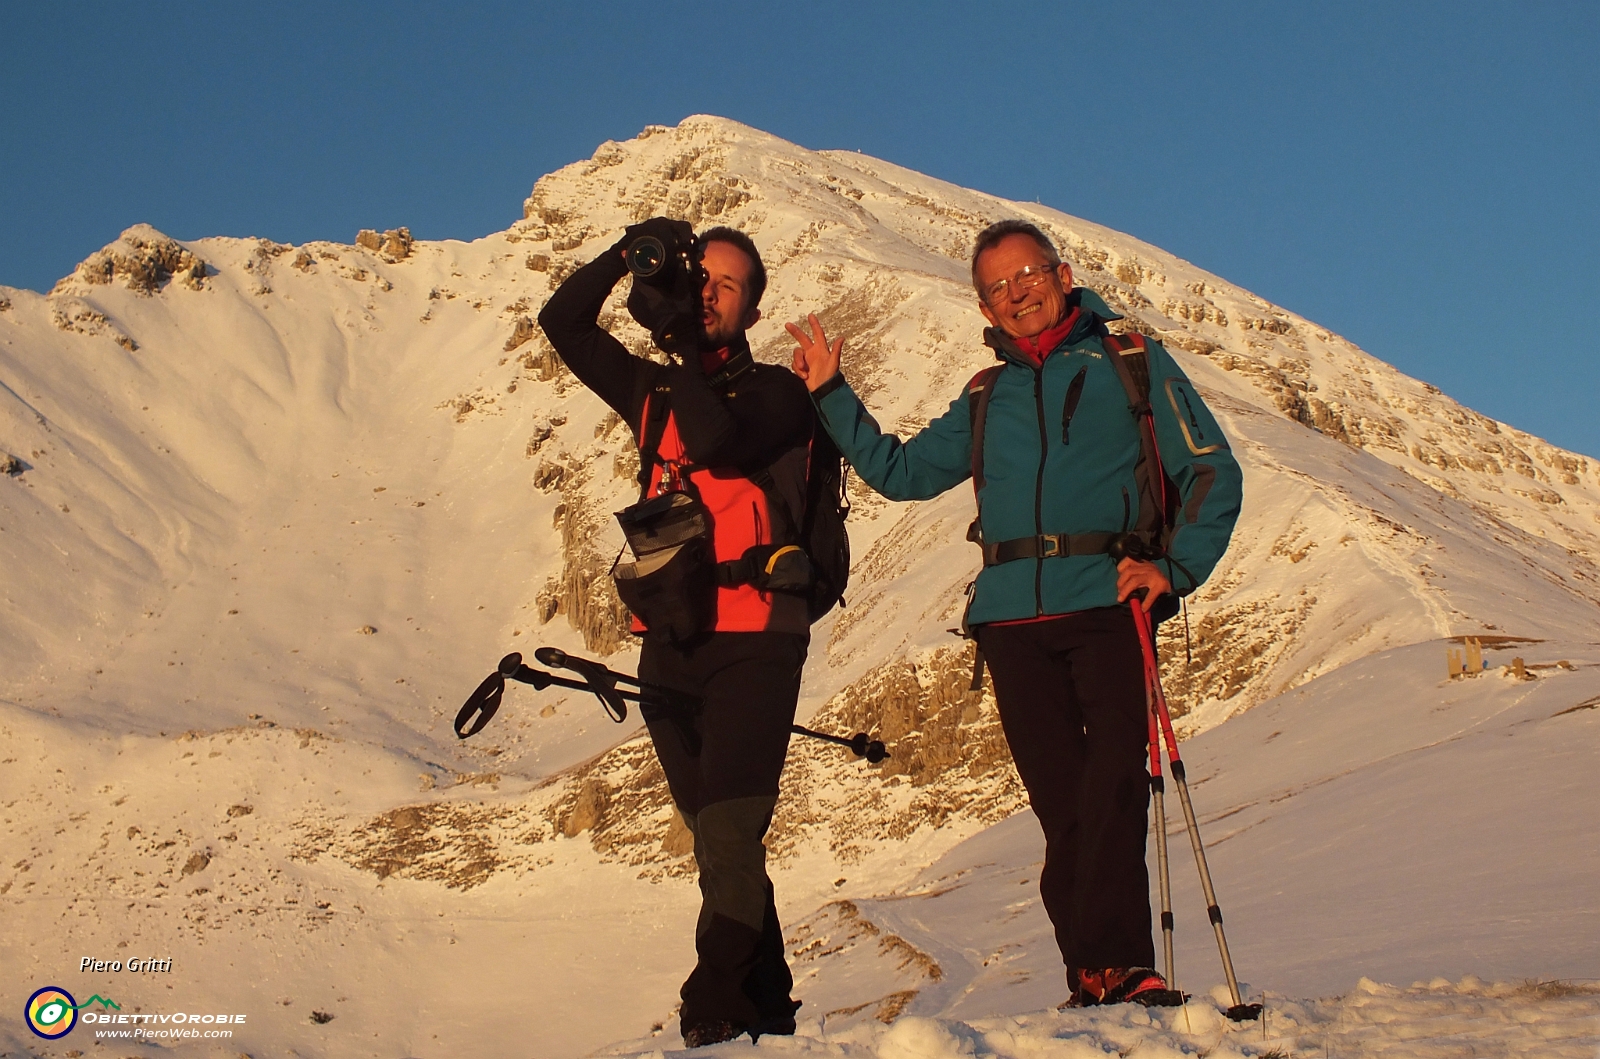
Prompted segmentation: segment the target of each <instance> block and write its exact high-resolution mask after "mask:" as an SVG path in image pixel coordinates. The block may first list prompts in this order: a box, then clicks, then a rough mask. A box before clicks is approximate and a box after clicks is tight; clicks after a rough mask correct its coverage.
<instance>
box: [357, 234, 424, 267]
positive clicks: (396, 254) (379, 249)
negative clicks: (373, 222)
mask: <svg viewBox="0 0 1600 1059" xmlns="http://www.w3.org/2000/svg"><path fill="white" fill-rule="evenodd" d="M415 242H416V240H414V239H412V238H411V229H410V228H391V229H389V230H388V231H386V232H384V233H383V234H382V235H379V234H378V233H377V232H375V231H373V230H372V229H371V228H363V229H361V230H360V231H359V232H357V233H356V245H357V246H359V247H364V248H365V249H367V250H371V251H372V252H373V253H375V254H382V255H383V256H384V257H385V258H387V259H388V260H389V261H391V262H393V261H402V260H404V259H405V258H408V257H410V256H411V248H412V246H413V245H414V244H415Z"/></svg>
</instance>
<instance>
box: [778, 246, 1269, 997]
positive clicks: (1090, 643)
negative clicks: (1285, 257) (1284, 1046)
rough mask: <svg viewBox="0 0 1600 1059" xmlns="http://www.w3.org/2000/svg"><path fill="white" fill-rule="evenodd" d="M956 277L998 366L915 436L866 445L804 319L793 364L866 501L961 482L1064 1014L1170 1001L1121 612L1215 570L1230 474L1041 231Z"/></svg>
mask: <svg viewBox="0 0 1600 1059" xmlns="http://www.w3.org/2000/svg"><path fill="white" fill-rule="evenodd" d="M972 279H973V285H974V287H975V288H976V290H977V293H978V297H979V302H978V308H979V310H980V311H981V312H982V313H983V315H984V318H985V319H986V320H988V321H989V323H990V325H991V326H990V327H989V328H988V329H987V330H986V331H985V332H984V340H985V342H986V343H987V344H988V345H989V346H990V347H991V348H992V349H993V350H994V352H995V355H996V357H997V358H998V359H999V361H1000V364H999V365H998V366H997V367H993V368H990V369H987V370H985V371H984V372H980V373H979V375H978V376H977V377H976V378H974V379H973V380H972V382H971V383H969V384H968V386H967V388H966V389H965V390H964V391H963V392H962V394H961V396H960V397H958V398H957V399H956V400H955V401H954V402H952V404H951V405H950V410H949V411H948V412H946V413H945V414H944V415H942V416H940V417H939V418H938V419H936V420H934V421H933V422H932V423H930V424H929V425H928V426H927V427H926V428H924V429H923V430H922V431H921V432H919V433H918V434H917V435H916V436H915V437H912V438H910V439H909V440H907V441H904V442H902V441H901V440H900V439H898V438H896V437H893V436H892V435H885V434H883V433H882V432H881V431H880V430H879V428H878V425H877V423H876V422H874V421H873V419H872V417H871V415H869V414H868V413H867V410H866V408H865V407H864V406H863V405H862V403H861V401H860V399H859V398H857V397H856V395H855V393H854V392H853V391H852V390H851V389H850V387H849V385H848V384H847V383H846V382H845V380H844V376H843V375H841V374H840V372H839V359H840V352H841V347H842V345H843V339H839V340H836V341H835V342H833V343H832V344H831V345H830V343H829V342H828V339H827V336H826V335H825V334H824V333H823V329H822V325H821V324H820V323H819V322H818V321H817V318H816V317H815V316H812V317H811V318H810V325H811V333H810V334H807V333H806V332H805V331H803V330H801V329H800V328H799V327H797V326H796V325H794V324H790V325H788V326H789V331H790V333H791V334H793V335H794V337H795V339H796V340H797V341H798V342H799V348H798V349H796V350H795V354H794V370H795V372H796V373H797V374H798V375H799V376H800V377H802V378H803V379H805V382H806V386H807V387H808V388H809V389H810V390H811V396H812V399H813V400H814V401H815V402H816V405H817V409H818V412H819V414H820V416H821V418H822V421H823V424H824V426H826V427H827V430H828V432H829V433H830V434H831V435H832V436H833V438H834V440H835V441H836V442H837V443H838V445H839V448H840V450H841V451H842V452H843V453H844V455H845V458H846V459H847V460H848V461H849V462H850V464H851V466H853V467H854V468H855V470H856V472H857V473H858V474H859V475H860V476H861V478H862V479H863V480H864V481H866V482H867V483H868V484H869V485H871V486H872V487H873V488H874V489H877V490H878V491H879V492H880V493H882V494H883V495H885V496H887V497H889V498H890V499H892V500H920V499H927V498H931V497H934V496H937V495H938V494H940V493H942V492H944V491H945V490H947V489H950V488H952V487H953V486H955V485H957V484H959V483H960V482H962V481H965V480H966V479H967V478H969V477H971V478H973V479H974V484H975V487H976V492H977V499H978V518H977V519H976V520H975V521H974V522H973V525H972V528H971V530H969V532H968V537H969V539H971V540H974V541H975V542H977V543H978V544H980V545H981V546H982V549H983V564H984V565H983V569H982V571H981V572H980V573H979V574H978V577H977V580H976V582H975V584H974V586H973V588H972V594H971V596H970V597H969V599H970V602H969V606H968V612H967V617H966V622H965V624H967V625H968V626H969V627H971V628H973V629H974V630H975V636H976V639H977V643H978V650H979V652H980V656H979V657H980V663H979V664H980V665H981V664H982V661H981V660H987V662H988V665H989V668H990V671H991V672H992V673H993V675H994V690H995V700H996V703H997V705H998V707H999V711H1000V720H1001V723H1002V725H1003V726H1004V729H1005V733H1006V740H1007V742H1008V743H1009V744H1010V746H1011V753H1012V757H1013V759H1014V760H1015V761H1016V766H1017V772H1018V773H1019V774H1020V775H1021V777H1022V781H1023V784H1024V785H1025V786H1026V787H1027V790H1028V798H1029V801H1030V803H1031V804H1032V806H1033V810H1034V812H1035V814H1036V815H1037V816H1038V818H1039V822H1040V824H1041V826H1042V827H1043V829H1044V833H1045V840H1046V845H1045V865H1044V871H1043V872H1042V873H1041V875H1040V878H1039V890H1040V895H1041V897H1042V898H1043V901H1044V905H1045V910H1046V911H1047V912H1048V913H1049V915H1050V920H1051V922H1052V924H1053V925H1054V927H1055V932H1056V940H1057V943H1058V944H1059V945H1060V948H1061V955H1062V958H1063V960H1064V962H1065V964H1066V968H1067V988H1068V990H1069V993H1070V995H1069V1000H1068V1003H1071V1004H1077V1005H1088V1004H1104V1003H1119V1002H1124V1001H1131V1002H1134V1003H1141V1004H1145V1005H1174V1004H1179V1003H1182V996H1181V994H1179V993H1178V992H1177V991H1175V990H1173V989H1171V988H1169V987H1168V983H1167V982H1166V981H1165V980H1164V979H1163V978H1162V976H1161V975H1160V974H1158V973H1156V971H1155V970H1153V965H1154V963H1155V949H1154V944H1153V942H1152V939H1151V917H1150V894H1149V877H1148V874H1147V872H1146V868H1145V837H1146V831H1147V824H1146V813H1147V806H1148V804H1149V786H1148V784H1149V778H1148V776H1147V774H1146V772H1145V764H1144V760H1145V749H1146V739H1147V735H1148V732H1149V717H1148V712H1147V710H1148V705H1147V701H1146V698H1145V685H1144V658H1143V655H1142V652H1141V647H1140V643H1139V640H1138V637H1137V634H1136V629H1135V625H1134V619H1133V615H1132V613H1131V611H1130V609H1129V607H1128V606H1127V605H1125V604H1127V603H1128V602H1129V601H1130V600H1133V601H1134V602H1133V605H1134V606H1139V605H1141V600H1142V605H1143V607H1144V608H1145V610H1146V611H1149V610H1151V609H1152V608H1153V607H1160V608H1165V609H1166V610H1167V612H1168V613H1170V612H1171V609H1173V608H1175V606H1176V604H1175V601H1174V596H1176V595H1180V594H1187V593H1189V592H1192V591H1194V590H1195V589H1196V588H1197V587H1199V585H1200V583H1201V582H1202V581H1204V580H1205V578H1206V577H1207V576H1208V575H1209V574H1210V573H1211V570H1212V568H1213V567H1214V566H1215V565H1216V563H1217V562H1218V560H1220V559H1221V557H1222V553H1223V551H1224V550H1225V549H1226V548H1227V545H1228V538H1229V536H1230V534H1231V533H1232V530H1233V524H1234V521H1235V519H1236V518H1237V517H1238V514H1239V503H1240V495H1241V488H1240V487H1241V476H1240V472H1239V465H1238V463H1237V462H1236V461H1235V460H1234V458H1233V455H1232V453H1231V452H1230V451H1229V450H1228V446H1227V442H1226V441H1225V440H1224V439H1223V436H1222V432H1221V430H1220V429H1219V428H1218V427H1217V424H1216V421H1215V420H1214V419H1213V418H1212V416H1211V413H1210V412H1209V411H1208V410H1207V409H1206V407H1205V405H1204V403H1203V402H1202V401H1201V400H1200V396H1199V394H1198V393H1197V392H1196V391H1195V389H1194V386H1193V385H1192V384H1191V383H1190V382H1189V380H1188V379H1187V378H1186V377H1185V376H1184V374H1183V372H1182V370H1181V369H1179V367H1178V366H1177V364H1176V363H1174V362H1173V360H1172V358H1171V356H1170V355H1169V354H1168V353H1167V352H1166V351H1165V350H1164V349H1162V348H1161V346H1160V344H1158V343H1156V342H1154V341H1150V340H1145V339H1144V338H1143V337H1142V336H1137V335H1130V336H1113V335H1111V334H1110V333H1109V332H1108V331H1107V329H1106V327H1105V323H1106V321H1109V320H1115V319H1118V318H1119V317H1117V315H1116V314H1115V313H1113V312H1112V311H1111V310H1110V309H1109V308H1108V307H1107V306H1106V304H1105V303H1104V302H1103V301H1101V300H1100V298H1099V297H1098V296H1097V295H1095V294H1094V293H1093V292H1092V291H1089V290H1085V289H1084V288H1081V287H1080V288H1074V287H1073V285H1072V269H1071V266H1069V265H1067V264H1066V263H1065V262H1063V261H1062V260H1061V258H1060V256H1059V254H1058V253H1057V252H1056V249H1055V246H1054V245H1053V244H1052V243H1051V242H1050V240H1049V239H1048V238H1047V237H1046V236H1045V235H1044V233H1043V232H1041V231H1040V230H1039V229H1038V228H1037V227H1035V226H1034V225H1032V224H1029V223H1027V222H1024V221H1001V222H999V223H997V224H994V225H991V226H990V227H988V228H987V229H985V230H984V231H983V232H982V233H980V234H979V236H978V239H977V245H976V247H975V249H974V251H973V257H972ZM1130 413H1131V414H1130ZM1163 466H1164V469H1165V474H1164V475H1163V474H1162V473H1161V470H1162V468H1163Z"/></svg>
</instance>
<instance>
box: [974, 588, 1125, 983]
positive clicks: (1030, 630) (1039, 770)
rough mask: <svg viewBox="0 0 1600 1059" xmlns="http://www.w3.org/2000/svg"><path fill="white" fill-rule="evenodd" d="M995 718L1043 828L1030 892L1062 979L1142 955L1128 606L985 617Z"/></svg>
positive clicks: (981, 634)
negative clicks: (1015, 620)
mask: <svg viewBox="0 0 1600 1059" xmlns="http://www.w3.org/2000/svg"><path fill="white" fill-rule="evenodd" d="M978 643H979V644H980V645H981V646H982V648H983V654H984V657H985V658H986V659H987V660H988V664H989V671H990V673H991V674H992V675H993V677H994V694H995V701H996V703H997V704H998V706H999V708H1000V723H1001V724H1002V725H1003V726H1004V728H1005V733H1006V742H1008V743H1009V744H1011V756H1012V758H1013V759H1015V761H1016V763H1017V772H1018V773H1019V774H1020V775H1021V776H1022V782H1023V785H1024V786H1026V787H1027V788H1028V800H1029V802H1031V803H1032V805H1033V811H1034V813H1035V814H1036V815H1037V816H1038V817H1039V823H1040V824H1041V825H1042V826H1043V828H1044V837H1045V858H1044V872H1043V873H1042V874H1041V875H1040V877H1039V894H1040V896H1041V897H1042V898H1043V899H1044V907H1045V911H1046V912H1048V913H1049V915H1050V922H1051V923H1052V924H1053V925H1054V926H1055V931H1056V942H1057V944H1059V945H1060V946H1061V957H1062V959H1063V960H1064V961H1065V962H1066V965H1067V967H1068V968H1069V981H1070V980H1071V976H1072V975H1073V972H1074V971H1075V970H1076V969H1077V968H1102V967H1151V966H1154V964H1155V945H1154V943H1153V942H1152V941H1151V937H1150V877H1149V874H1148V872H1147V871H1146V870H1145V860H1144V854H1145V835H1146V831H1147V828H1148V823H1147V813H1148V807H1149V804H1150V780H1149V773H1148V772H1147V771H1146V766H1145V761H1146V757H1145V753H1146V747H1147V745H1148V739H1149V721H1148V719H1147V718H1148V714H1147V712H1146V710H1147V707H1146V704H1145V692H1144V668H1143V659H1142V656H1141V652H1140V649H1139V640H1138V634H1137V632H1136V631H1135V629H1134V627H1133V616H1132V614H1131V613H1130V612H1129V610H1128V608H1127V607H1125V606H1123V607H1100V608H1096V609H1094V610H1086V611H1080V612H1078V613H1076V614H1067V615H1063V616H1061V617H1059V618H1053V619H1051V620H1049V621H1041V622H1031V623H1028V624H1023V625H985V626H981V627H980V628H979V629H978Z"/></svg>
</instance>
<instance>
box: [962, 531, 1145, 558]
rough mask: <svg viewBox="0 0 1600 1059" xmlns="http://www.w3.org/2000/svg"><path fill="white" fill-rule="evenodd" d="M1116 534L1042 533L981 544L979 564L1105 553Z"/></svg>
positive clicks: (1116, 536) (1109, 548) (1117, 535)
mask: <svg viewBox="0 0 1600 1059" xmlns="http://www.w3.org/2000/svg"><path fill="white" fill-rule="evenodd" d="M1122 536H1124V535H1123V534H1120V533H1042V534H1039V535H1038V536H1035V537H1016V538H1013V539H1012V540H1008V541H997V542H995V543H994V544H984V545H983V565H984V566H998V565H1000V564H1001V563H1009V562H1013V561H1015V560H1017V559H1054V558H1058V557H1061V556H1067V555H1105V554H1106V553H1107V552H1109V551H1110V550H1111V545H1112V543H1113V542H1114V541H1116V540H1117V539H1118V538H1119V537H1122Z"/></svg>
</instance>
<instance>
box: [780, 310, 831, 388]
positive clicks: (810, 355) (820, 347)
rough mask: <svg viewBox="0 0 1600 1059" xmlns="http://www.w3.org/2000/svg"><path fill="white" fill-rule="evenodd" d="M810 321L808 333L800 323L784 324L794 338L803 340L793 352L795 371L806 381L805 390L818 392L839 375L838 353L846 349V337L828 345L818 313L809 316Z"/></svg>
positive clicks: (799, 340)
mask: <svg viewBox="0 0 1600 1059" xmlns="http://www.w3.org/2000/svg"><path fill="white" fill-rule="evenodd" d="M806 320H807V321H808V322H809V323H810V324H811V334H809V335H808V334H806V333H805V332H804V331H802V330H801V329H800V327H799V325H797V324H784V325H783V326H784V327H785V328H787V329H788V331H789V333H790V334H791V335H793V336H794V340H795V341H796V342H798V343H800V344H799V345H798V346H796V347H795V351H794V364H793V367H794V373H795V374H796V375H798V376H800V378H802V379H804V380H805V384H806V389H808V390H812V391H815V390H816V389H817V388H818V387H819V386H821V385H822V384H823V383H825V382H827V381H828V380H829V379H831V378H833V377H834V376H835V375H837V374H839V356H840V353H841V352H842V351H843V350H844V339H843V338H836V339H834V340H833V344H832V345H831V346H830V345H829V344H828V336H827V334H826V333H824V332H823V330H822V321H821V320H818V319H817V314H816V313H812V314H811V315H810V316H807V317H806Z"/></svg>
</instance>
